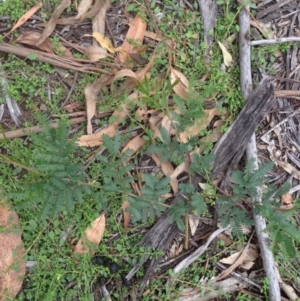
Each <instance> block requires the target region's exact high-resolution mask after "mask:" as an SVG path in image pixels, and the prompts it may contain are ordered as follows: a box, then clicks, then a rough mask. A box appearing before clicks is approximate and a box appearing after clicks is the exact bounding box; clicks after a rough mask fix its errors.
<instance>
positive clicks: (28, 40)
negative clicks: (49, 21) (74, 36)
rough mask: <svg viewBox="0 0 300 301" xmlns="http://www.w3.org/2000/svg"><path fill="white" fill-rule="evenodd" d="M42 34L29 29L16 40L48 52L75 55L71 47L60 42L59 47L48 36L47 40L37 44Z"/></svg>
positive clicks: (70, 56) (68, 55) (66, 55)
mask: <svg viewBox="0 0 300 301" xmlns="http://www.w3.org/2000/svg"><path fill="white" fill-rule="evenodd" d="M41 35H42V34H41V33H40V32H36V31H28V32H26V33H24V34H22V35H20V36H19V37H18V38H17V39H16V42H18V43H22V44H27V45H31V46H35V47H37V48H38V49H40V50H42V51H45V52H47V53H51V54H54V53H57V54H61V53H62V54H63V56H65V57H69V58H72V57H73V54H72V52H71V51H70V50H69V49H67V48H66V47H65V46H63V45H62V44H61V43H59V45H58V47H54V45H53V42H51V41H50V40H49V39H48V38H47V39H45V41H44V42H43V43H41V44H39V45H38V46H36V45H35V44H36V41H37V40H38V39H39V38H40V37H41ZM55 50H57V51H55Z"/></svg>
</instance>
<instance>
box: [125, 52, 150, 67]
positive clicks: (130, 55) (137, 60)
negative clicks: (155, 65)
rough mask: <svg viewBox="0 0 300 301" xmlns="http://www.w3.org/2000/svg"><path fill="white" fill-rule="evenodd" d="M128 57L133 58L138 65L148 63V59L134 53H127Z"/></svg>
mask: <svg viewBox="0 0 300 301" xmlns="http://www.w3.org/2000/svg"><path fill="white" fill-rule="evenodd" d="M129 57H130V58H131V59H133V60H135V61H136V62H137V63H138V64H139V65H146V64H148V63H149V61H148V60H146V59H144V58H143V57H141V56H140V55H139V54H136V53H129Z"/></svg>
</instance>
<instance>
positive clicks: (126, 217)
mask: <svg viewBox="0 0 300 301" xmlns="http://www.w3.org/2000/svg"><path fill="white" fill-rule="evenodd" d="M129 205H130V204H129V202H128V201H124V202H123V204H122V207H121V208H122V211H123V217H124V231H125V233H126V234H127V232H128V227H129V223H130V213H129V212H127V211H126V208H127V207H128V206H129Z"/></svg>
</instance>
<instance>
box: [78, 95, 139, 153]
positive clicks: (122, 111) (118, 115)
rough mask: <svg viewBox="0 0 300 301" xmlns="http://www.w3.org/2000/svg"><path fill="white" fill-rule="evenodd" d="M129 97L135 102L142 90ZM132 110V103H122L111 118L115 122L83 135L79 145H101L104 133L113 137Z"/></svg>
mask: <svg viewBox="0 0 300 301" xmlns="http://www.w3.org/2000/svg"><path fill="white" fill-rule="evenodd" d="M128 98H129V99H130V100H131V101H132V104H135V103H136V102H137V101H138V100H139V98H140V92H139V91H136V92H134V93H132V94H130V95H129V96H128ZM129 112H130V104H129V103H123V104H121V105H120V106H119V107H118V108H117V109H116V110H115V111H114V112H113V114H112V116H111V118H112V120H113V123H111V124H110V125H109V126H108V127H107V128H105V129H102V130H101V131H99V132H97V133H94V134H91V135H83V136H81V137H80V138H79V139H78V140H77V144H78V145H79V146H87V147H93V146H99V145H101V144H102V136H103V134H107V135H109V136H110V137H113V136H114V135H115V133H116V129H117V127H118V125H119V124H120V123H121V122H122V121H123V120H124V119H125V117H126V116H128V114H129Z"/></svg>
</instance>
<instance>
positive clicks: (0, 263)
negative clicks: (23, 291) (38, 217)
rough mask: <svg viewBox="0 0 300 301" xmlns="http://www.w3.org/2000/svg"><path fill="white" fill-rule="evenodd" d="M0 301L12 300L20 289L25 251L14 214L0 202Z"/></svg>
mask: <svg viewBox="0 0 300 301" xmlns="http://www.w3.org/2000/svg"><path fill="white" fill-rule="evenodd" d="M0 228H1V231H0V301H8V300H12V299H14V298H15V297H16V295H17V294H18V292H19V290H20V288H21V287H22V283H23V279H22V278H23V277H24V275H25V272H26V270H25V261H24V260H23V256H24V254H25V250H24V247H23V244H22V239H21V227H20V222H19V218H18V215H17V214H16V212H14V211H11V210H10V209H9V208H8V204H7V203H6V202H5V201H4V200H2V201H1V202H0Z"/></svg>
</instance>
